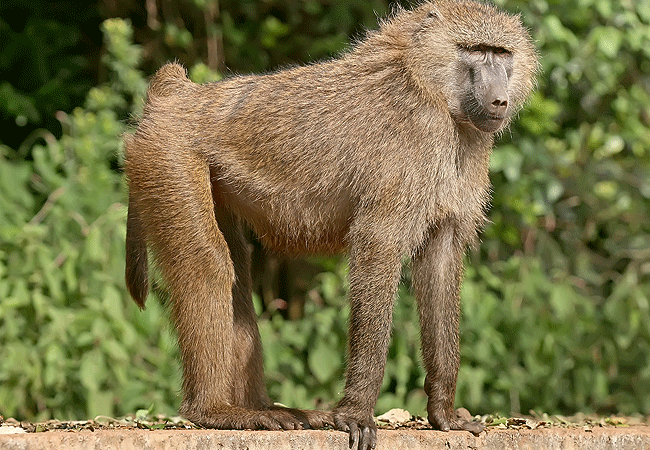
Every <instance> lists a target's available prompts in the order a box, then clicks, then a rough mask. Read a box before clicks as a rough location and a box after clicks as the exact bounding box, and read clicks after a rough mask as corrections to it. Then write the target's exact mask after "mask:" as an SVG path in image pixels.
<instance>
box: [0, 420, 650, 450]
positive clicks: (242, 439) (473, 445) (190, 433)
mask: <svg viewBox="0 0 650 450" xmlns="http://www.w3.org/2000/svg"><path fill="white" fill-rule="evenodd" d="M93 448H94V449H102V450H108V449H121V450H131V449H133V450H136V449H137V450H142V449H144V450H162V449H174V450H190V449H192V450H208V449H219V450H269V449H273V450H298V449H300V450H305V449H313V450H346V449H347V448H348V436H347V434H346V433H342V432H339V431H321V430H305V431H222V430H155V431H152V430H139V429H131V430H98V431H48V432H42V433H25V434H8V435H0V450H36V449H39V450H40V449H66V450H68V449H69V450H76V449H93ZM437 448H439V449H445V450H447V449H458V450H460V449H462V450H467V449H475V450H481V449H485V450H511V449H512V450H515V449H517V450H519V449H521V450H527V449H530V450H546V449H549V450H551V449H553V450H556V449H566V450H573V449H589V450H604V449H611V450H618V449H620V450H637V449H639V450H650V427H648V426H630V427H620V428H615V427H595V428H593V429H591V430H585V429H583V428H560V427H553V428H542V429H535V430H500V429H491V430H488V431H487V432H485V433H482V434H481V435H480V436H478V437H475V436H473V435H471V434H470V433H467V432H449V433H443V432H440V431H430V430H379V432H378V443H377V449H378V450H382V449H390V450H393V449H409V450H411V449H413V450H418V449H437Z"/></svg>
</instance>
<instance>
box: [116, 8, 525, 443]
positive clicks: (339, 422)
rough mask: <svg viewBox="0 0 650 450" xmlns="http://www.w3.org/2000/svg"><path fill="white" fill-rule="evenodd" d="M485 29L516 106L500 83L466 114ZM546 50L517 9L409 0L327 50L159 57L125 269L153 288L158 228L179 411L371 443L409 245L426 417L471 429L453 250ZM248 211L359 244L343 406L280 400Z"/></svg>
mask: <svg viewBox="0 0 650 450" xmlns="http://www.w3.org/2000/svg"><path fill="white" fill-rule="evenodd" d="M480 46H483V47H480ZM485 46H487V47H489V48H490V49H492V47H494V48H499V49H500V50H499V51H504V52H505V53H506V54H507V55H508V56H507V57H508V58H509V59H507V61H509V64H510V66H508V67H511V73H510V72H509V75H508V78H507V86H505V89H506V90H507V96H508V101H507V108H506V107H505V104H506V102H505V101H502V102H501V113H503V114H502V116H503V117H502V118H500V119H499V120H497V121H496V122H495V121H493V122H491V123H492V125H494V123H496V125H494V126H493V128H494V131H491V132H485V131H480V130H479V129H478V128H477V126H479V128H480V127H481V126H480V125H473V123H477V122H475V121H474V114H475V113H481V111H479V110H480V109H481V107H480V106H476V105H474V106H473V108H474V109H475V110H468V108H467V107H466V106H464V104H463V103H462V101H461V100H462V99H466V98H467V92H466V91H462V90H461V88H460V87H459V86H461V85H462V83H463V82H465V83H467V79H468V75H467V71H468V68H467V67H469V66H467V67H466V66H463V65H462V64H461V62H460V60H461V59H460V57H459V54H462V55H465V56H467V55H469V56H467V57H468V58H470V60H471V58H475V59H474V60H471V61H475V60H476V58H479V59H481V58H483V56H484V55H483V54H481V53H477V51H479V50H480V49H483V48H485ZM477 49H479V50H477ZM463 52H464V53H463ZM476 55H478V57H477V56H476ZM497 56H499V55H497ZM497 56H495V58H496V57H497ZM481 61H482V59H481ZM469 64H470V66H471V65H472V64H476V65H477V66H480V64H482V63H480V62H479V63H475V62H470V63H469ZM536 69H537V57H536V53H535V50H534V48H533V46H532V44H531V42H530V38H529V37H528V33H527V32H526V30H525V29H524V28H523V27H522V26H521V23H520V22H519V19H518V18H517V17H513V16H510V15H506V14H504V13H501V12H499V11H497V10H496V9H495V8H493V7H492V6H488V5H485V4H481V3H475V2H455V1H453V0H439V1H435V2H430V3H423V4H421V5H420V6H419V7H417V8H415V9H414V10H412V11H399V12H398V13H396V14H395V15H394V17H392V18H390V19H388V20H386V21H384V22H383V23H382V24H381V27H380V29H379V31H375V32H371V33H369V35H368V36H367V37H366V38H365V39H364V40H363V41H361V42H359V43H358V44H357V45H356V46H355V47H354V48H353V49H352V50H351V51H350V52H348V53H346V54H344V55H343V56H342V57H341V58H339V59H335V60H332V61H327V62H323V63H320V64H313V65H308V66H305V67H297V68H293V69H288V70H283V71H280V72H277V73H272V74H267V75H262V76H255V75H251V76H241V77H233V78H230V79H226V80H224V81H221V82H219V83H215V84H207V85H197V84H194V83H192V82H190V81H189V80H188V79H187V77H186V74H185V70H184V69H183V68H182V67H181V66H179V65H177V64H168V65H166V66H164V67H162V68H161V69H160V70H159V71H158V72H157V73H156V75H155V76H154V77H153V79H152V81H151V85H150V87H149V92H148V98H147V103H146V106H145V109H144V114H143V117H142V120H141V121H140V124H139V126H138V128H137V131H136V132H135V134H134V135H132V136H127V137H126V138H125V142H126V173H127V176H128V180H129V188H130V193H129V217H128V227H127V228H128V230H127V285H128V287H129V289H130V292H131V294H132V295H133V297H134V299H135V301H136V302H137V303H138V305H140V306H143V305H144V301H145V298H146V295H147V290H148V284H147V269H146V264H147V258H146V244H145V242H147V243H148V244H149V245H150V246H151V247H152V249H153V251H154V254H155V256H156V260H157V262H158V265H159V266H160V268H161V269H162V273H163V275H164V279H165V282H166V284H167V287H168V289H169V291H170V293H171V300H172V302H171V303H172V313H173V319H174V322H175V325H176V329H177V330H178V337H179V343H180V348H181V354H182V358H183V368H184V381H183V391H184V399H183V403H182V407H181V412H182V413H183V414H184V415H185V416H186V417H188V418H189V419H190V420H193V421H195V422H198V423H201V424H203V425H206V426H212V427H220V428H270V429H277V428H294V427H296V428H297V427H300V426H303V425H304V426H312V427H318V426H322V425H323V424H326V423H332V422H333V423H334V424H335V426H336V427H337V428H338V429H342V430H346V431H350V439H351V445H354V446H358V447H359V448H364V449H365V448H368V447H372V446H374V444H375V426H374V423H373V420H372V415H373V410H374V405H375V402H376V400H377V396H378V393H379V388H380V385H381V381H382V377H383V372H384V365H385V362H386V352H387V346H388V341H389V338H390V328H391V320H392V305H393V301H394V297H395V292H396V288H397V284H398V281H399V278H400V271H401V258H402V256H403V255H411V256H412V258H413V278H414V290H415V294H416V296H417V299H418V305H419V312H420V317H421V325H422V348H423V358H424V363H425V366H426V369H427V373H428V375H427V378H426V383H425V390H426V392H427V394H428V395H429V404H428V412H429V420H430V421H431V423H432V424H433V425H435V426H437V427H439V428H440V429H443V430H448V429H450V428H451V429H468V430H470V431H474V432H478V431H480V429H481V427H480V426H478V425H477V424H473V423H471V422H465V421H462V420H460V419H457V418H456V417H455V416H454V413H453V401H454V393H455V386H456V375H457V372H458V364H459V351H458V294H459V286H460V279H461V272H462V255H463V253H464V251H465V248H466V246H467V245H468V243H471V242H472V241H474V240H475V239H476V234H477V230H479V229H480V227H481V226H482V224H483V222H484V220H485V217H484V211H485V209H486V205H487V203H488V198H489V189H490V188H489V180H488V159H489V155H490V150H491V148H492V144H493V135H494V133H495V132H498V131H500V130H502V129H503V128H504V127H506V126H507V124H508V120H509V118H510V117H511V116H512V114H513V113H515V112H516V111H517V109H518V108H519V107H520V106H521V104H522V103H523V102H524V100H525V99H526V97H527V96H528V94H529V92H530V91H531V89H532V87H533V76H534V72H535V71H536ZM495 73H497V72H495ZM499 73H500V72H499ZM499 73H497V75H499ZM463 80H465V81H463ZM479 88H480V89H479ZM479 88H477V92H478V91H479V90H481V89H482V87H481V86H479ZM463 89H465V88H463ZM472 89H474V88H472ZM470 94H472V95H473V97H471V98H472V99H474V97H480V95H479V94H477V93H475V92H470ZM495 95H497V94H495ZM491 100H492V99H491V98H490V101H491ZM499 101H501V99H500V98H499ZM488 107H489V104H488ZM495 108H496V106H495ZM503 108H506V109H505V110H504V109H503ZM501 113H499V114H501ZM492 125H491V126H492ZM242 223H245V224H246V225H247V226H249V227H251V228H252V229H253V230H254V231H255V233H256V234H257V236H258V237H259V238H260V239H261V241H262V242H263V243H264V245H266V246H267V247H269V248H270V249H273V250H276V251H278V252H284V253H291V254H302V253H333V252H339V251H344V250H346V249H347V250H348V252H349V261H350V302H351V305H352V309H351V318H350V338H349V357H348V369H347V379H346V385H345V393H344V397H343V399H342V400H341V401H340V402H339V404H338V405H337V406H336V408H335V409H334V411H333V413H332V415H330V414H329V413H324V412H323V413H319V412H314V411H299V410H290V409H285V408H277V407H272V406H271V403H270V401H269V398H268V396H267V394H266V389H265V387H264V381H263V369H262V356H261V344H260V338H259V333H258V331H257V325H256V317H255V312H254V309H253V305H252V302H251V286H250V273H249V272H250V256H249V249H248V244H247V243H246V242H245V240H244V237H243V234H242V230H241V227H242Z"/></svg>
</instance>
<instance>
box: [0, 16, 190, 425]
mask: <svg viewBox="0 0 650 450" xmlns="http://www.w3.org/2000/svg"><path fill="white" fill-rule="evenodd" d="M104 31H105V36H106V40H107V47H108V49H109V53H108V55H107V58H106V62H107V64H108V65H109V66H110V67H113V68H114V69H119V70H120V73H116V72H113V74H112V77H111V81H110V82H109V83H107V84H105V85H102V86H99V87H97V88H93V89H92V90H91V91H90V92H89V94H88V98H87V102H86V106H85V107H84V108H77V109H75V110H74V111H73V112H72V114H70V115H69V116H68V115H65V114H63V113H61V114H59V118H60V120H61V121H62V123H63V125H64V134H63V137H62V138H61V139H60V140H56V139H55V138H54V137H53V136H51V135H50V134H48V133H43V134H42V139H38V142H37V143H35V144H34V145H33V147H32V149H31V154H32V156H33V160H31V161H25V160H20V159H18V158H17V157H16V154H15V153H14V152H12V151H11V150H10V149H8V148H6V147H2V148H1V150H2V154H0V158H1V159H0V174H1V175H2V177H1V183H0V202H1V203H0V205H1V208H0V298H2V302H1V303H0V342H2V345H1V346H0V405H2V408H1V409H2V414H4V415H5V416H10V415H15V416H18V417H25V418H36V419H46V418H49V417H52V416H54V415H56V416H57V417H59V418H71V419H72V418H81V417H86V416H88V415H90V416H95V415H97V414H109V415H110V414H125V413H128V412H132V411H135V410H136V409H139V408H142V407H145V406H149V405H151V404H155V405H158V407H159V408H161V409H164V410H168V411H169V412H172V411H173V409H172V408H171V407H170V405H173V404H174V402H175V398H176V390H177V384H178V380H179V377H178V364H177V363H176V362H175V360H174V359H173V358H170V355H173V354H174V353H175V346H174V344H173V339H172V338H171V336H170V333H169V332H168V331H165V330H167V328H166V325H164V324H166V323H167V317H166V315H165V314H164V313H163V311H162V309H161V308H160V306H159V305H158V304H157V303H156V302H150V305H149V308H148V309H147V311H146V312H145V313H143V314H140V313H138V312H137V311H136V308H135V307H134V305H132V304H131V303H132V302H130V300H129V299H128V296H127V295H126V293H125V291H124V286H123V282H122V279H123V271H124V267H123V262H122V260H123V257H124V250H123V248H124V234H125V219H126V208H125V205H124V203H123V197H124V195H123V193H122V191H123V186H122V185H123V180H122V175H121V174H120V173H119V172H116V171H115V170H113V169H112V168H111V163H112V162H113V161H114V160H116V158H117V155H118V154H119V152H120V145H121V144H120V142H121V141H120V134H121V133H122V132H123V131H124V126H123V119H124V117H125V115H126V113H129V112H131V109H130V107H128V102H127V101H126V100H125V97H128V98H142V95H143V93H144V87H145V81H144V79H143V77H142V75H141V74H139V73H138V72H137V70H136V69H135V67H136V66H137V64H138V62H139V58H138V56H137V55H138V53H139V49H137V48H136V47H134V46H133V45H132V44H131V28H130V26H129V24H128V23H126V22H123V21H120V20H112V21H107V22H105V24H104ZM125 305H126V307H125Z"/></svg>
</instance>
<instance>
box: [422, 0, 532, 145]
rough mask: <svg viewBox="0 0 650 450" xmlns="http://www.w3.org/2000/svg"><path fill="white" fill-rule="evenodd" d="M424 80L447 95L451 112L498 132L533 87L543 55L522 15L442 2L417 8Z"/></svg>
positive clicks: (459, 118)
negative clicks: (522, 19)
mask: <svg viewBox="0 0 650 450" xmlns="http://www.w3.org/2000/svg"><path fill="white" fill-rule="evenodd" d="M413 15H414V19H415V20H416V21H417V23H418V26H417V27H416V28H415V30H414V32H413V40H412V43H413V44H414V45H413V46H412V47H411V49H410V53H411V55H410V60H411V63H410V64H411V65H412V66H415V67H412V69H413V74H414V76H415V77H416V78H419V79H418V80H417V81H418V84H419V85H420V86H422V87H423V88H424V89H426V90H428V91H429V92H431V93H433V94H442V95H443V96H444V98H445V100H446V102H447V105H448V108H449V112H450V114H451V116H452V117H453V118H454V120H455V121H457V122H465V123H467V122H469V123H471V124H472V125H473V126H474V127H475V128H477V129H479V130H481V131H484V132H488V133H493V132H496V131H498V130H500V129H502V128H504V127H505V126H507V124H508V122H509V119H510V117H511V116H512V114H513V112H515V111H517V110H518V108H519V107H521V104H522V103H523V102H524V101H525V99H526V98H527V97H528V94H529V93H530V91H531V89H532V88H533V84H534V74H535V72H536V70H537V65H538V63H537V54H536V51H535V48H534V47H533V45H532V42H531V40H530V37H529V35H528V32H527V31H526V29H525V28H524V27H523V26H522V24H521V22H520V20H519V17H518V16H512V15H509V14H506V13H503V12H500V11H498V10H497V9H496V8H494V7H493V6H491V5H487V4H484V3H478V2H474V1H455V0H436V1H432V2H426V3H423V4H422V5H420V6H419V7H418V8H417V9H416V10H415V11H414V12H413Z"/></svg>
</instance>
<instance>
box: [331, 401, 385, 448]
mask: <svg viewBox="0 0 650 450" xmlns="http://www.w3.org/2000/svg"><path fill="white" fill-rule="evenodd" d="M332 414H333V416H334V426H335V427H336V429H337V430H341V431H347V432H348V433H350V443H349V445H350V448H351V449H352V450H370V449H374V448H375V447H376V446H377V425H375V421H374V420H373V418H372V415H371V414H370V415H367V416H365V417H359V414H355V413H354V412H352V411H349V410H348V411H346V409H345V408H337V409H335V410H334V411H333V413H332Z"/></svg>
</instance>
